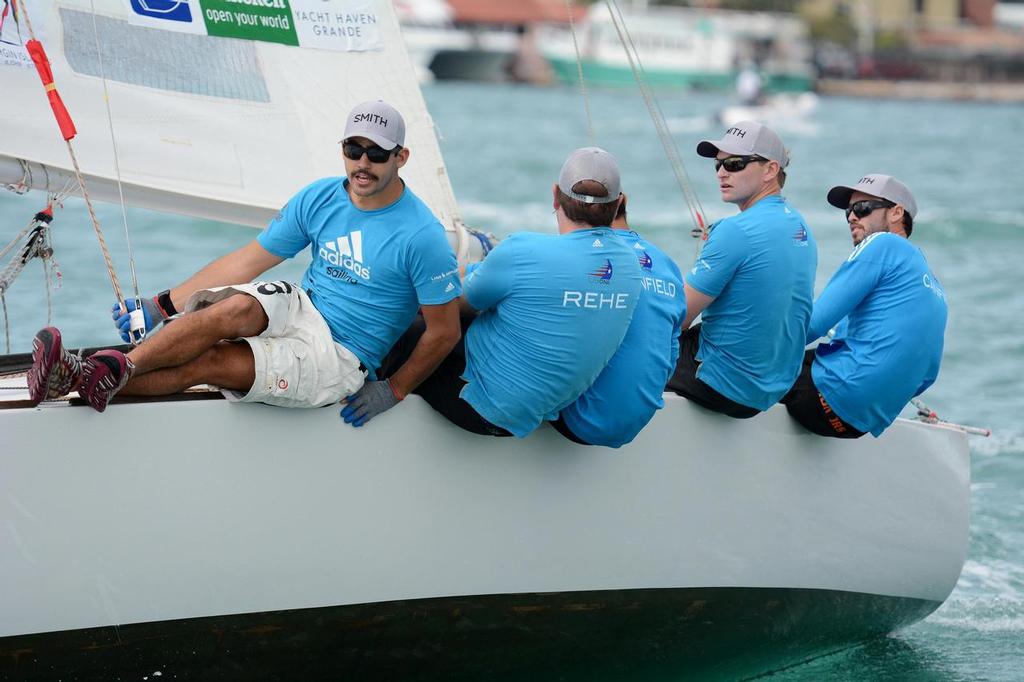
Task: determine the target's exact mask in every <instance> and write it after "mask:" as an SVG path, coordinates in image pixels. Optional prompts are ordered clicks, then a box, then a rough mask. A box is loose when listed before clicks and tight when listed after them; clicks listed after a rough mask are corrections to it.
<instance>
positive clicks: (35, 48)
mask: <svg viewBox="0 0 1024 682" xmlns="http://www.w3.org/2000/svg"><path fill="white" fill-rule="evenodd" d="M17 2H18V5H19V6H20V8H21V16H22V17H23V18H24V20H25V26H26V27H27V28H28V33H29V36H30V38H31V39H30V40H28V41H27V42H26V43H25V48H26V50H27V51H28V53H29V56H30V57H31V58H32V63H33V64H34V65H35V67H36V71H37V72H38V73H39V78H40V80H41V81H42V82H43V88H44V89H45V90H46V97H47V99H48V100H49V101H50V108H51V109H52V110H53V115H54V118H56V120H57V126H58V127H59V128H60V134H61V136H62V137H63V138H64V142H65V143H66V144H67V147H68V155H69V156H70V157H71V164H72V166H73V167H74V170H75V177H76V179H77V180H78V186H79V187H80V188H81V190H82V198H83V199H84V200H85V205H86V208H87V209H88V211H89V218H90V219H91V220H92V226H93V230H94V231H95V232H96V239H97V240H98V241H99V245H100V251H102V252H103V261H104V263H105V264H106V266H107V274H108V275H109V277H110V284H111V286H112V287H113V290H114V297H115V298H116V299H117V301H118V303H119V304H120V305H121V309H122V310H127V308H128V306H127V305H125V300H124V295H123V294H122V292H121V283H120V282H119V281H118V278H117V273H116V272H115V270H114V263H113V260H112V259H111V257H110V250H109V249H108V248H107V242H106V239H105V238H104V236H103V230H102V229H101V228H100V223H99V218H97V217H96V211H95V209H94V208H93V205H92V201H91V200H90V198H89V192H88V190H87V189H86V186H85V179H84V178H83V177H82V169H81V167H80V166H79V165H78V158H77V157H76V156H75V149H74V146H73V145H72V144H71V140H72V139H73V138H74V137H75V135H77V134H78V131H77V130H76V129H75V123H74V121H72V120H71V115H70V114H69V113H68V110H67V107H66V106H65V105H64V101H63V100H62V99H61V97H60V93H59V92H58V91H57V85H56V84H55V83H54V82H53V71H52V70H51V69H50V60H49V59H48V58H47V56H46V51H45V50H44V49H43V45H42V43H40V42H39V41H38V40H37V39H36V34H35V31H34V30H33V28H32V22H31V20H30V19H29V16H28V10H27V9H26V7H25V0H17ZM98 49H99V44H98V39H97V50H98ZM103 86H104V91H106V79H104V81H103ZM107 117H108V120H109V118H110V109H109V99H108V102H107ZM115 151H116V150H115ZM120 184H121V180H120V170H118V187H119V188H120ZM123 206H124V201H123V197H122V210H123ZM125 228H126V231H127V223H126V224H125ZM132 273H133V279H134V264H133V267H132ZM135 290H136V291H135V293H136V296H135V297H136V310H135V311H133V312H132V314H131V331H132V334H131V337H132V340H133V342H137V341H141V339H142V338H143V337H144V336H145V329H146V325H145V319H144V317H143V313H142V310H141V309H142V306H141V303H140V302H139V301H138V298H139V297H138V283H137V282H136V286H135Z"/></svg>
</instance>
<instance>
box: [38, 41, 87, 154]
mask: <svg viewBox="0 0 1024 682" xmlns="http://www.w3.org/2000/svg"><path fill="white" fill-rule="evenodd" d="M25 48H26V49H27V50H28V53H29V56H31V57H32V63H33V64H35V65H36V71H38V72H39V78H40V79H41V80H42V81H43V87H44V88H45V89H46V97H47V99H49V100H50V108H51V109H53V115H54V117H56V119H57V125H58V126H60V134H61V135H63V136H64V139H65V140H70V139H71V138H73V137H74V136H75V135H77V134H78V131H77V130H75V123H74V121H72V120H71V114H69V113H68V109H67V107H65V106H64V101H63V100H62V99H61V98H60V93H59V92H57V86H56V85H55V84H54V82H53V71H51V70H50V60H49V59H47V57H46V51H45V50H44V49H43V44H42V43H40V42H39V41H38V40H29V41H28V42H27V43H25Z"/></svg>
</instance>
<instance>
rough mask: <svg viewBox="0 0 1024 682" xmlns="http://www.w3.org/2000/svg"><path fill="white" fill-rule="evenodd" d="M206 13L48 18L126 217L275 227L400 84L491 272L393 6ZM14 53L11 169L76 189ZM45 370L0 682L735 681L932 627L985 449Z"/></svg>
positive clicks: (21, 489)
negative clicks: (351, 407) (344, 130)
mask: <svg viewBox="0 0 1024 682" xmlns="http://www.w3.org/2000/svg"><path fill="white" fill-rule="evenodd" d="M161 2H162V3H163V4H162V5H161V4H160V3H161ZM202 2H203V0H187V1H186V0H159V1H158V0H146V2H145V3H140V2H131V3H129V2H122V1H120V0H55V1H54V2H46V1H45V0H37V1H35V2H32V3H31V6H30V10H29V11H30V12H31V13H32V20H33V24H34V25H35V26H36V30H37V31H38V32H40V34H41V36H43V37H44V40H45V41H46V45H47V48H48V50H49V58H50V62H51V65H52V69H53V72H54V75H55V80H56V83H57V84H58V87H59V91H60V93H61V95H62V96H63V98H64V101H65V102H66V104H67V105H68V108H69V109H70V110H71V112H72V115H73V117H74V119H75V122H76V123H77V125H78V127H79V135H78V137H77V138H76V139H75V141H74V144H75V146H76V148H77V154H78V158H79V159H80V161H81V163H82V167H83V172H84V174H85V177H86V179H87V182H88V184H89V187H90V191H91V194H92V195H93V196H94V198H105V199H107V200H116V198H117V197H118V196H119V192H118V184H117V173H116V171H115V164H114V158H113V154H112V150H111V144H110V142H111V141H110V137H109V135H110V132H109V131H110V128H111V127H112V128H113V130H114V131H115V132H116V135H117V139H118V149H119V150H120V176H121V179H122V181H123V188H124V197H125V199H126V200H127V201H128V202H129V203H131V204H134V205H138V206H144V207H147V208H150V209H154V210H162V211H168V212H177V213H185V214H188V215H193V216H202V217H208V218H214V219H218V220H226V221H232V222H236V223H240V224H249V225H257V226H261V225H263V224H265V223H266V222H267V221H268V220H269V219H270V218H271V217H272V216H273V215H274V214H275V212H276V211H277V210H278V209H279V207H280V206H281V205H282V204H283V203H284V201H286V200H287V198H288V197H289V196H290V195H291V193H292V192H293V191H294V190H295V189H296V188H298V187H301V186H302V185H303V184H305V183H306V182H308V181H310V180H312V179H314V178H317V177H322V176H328V175H337V174H338V172H339V168H340V166H339V161H338V158H337V151H336V147H335V145H334V144H333V142H334V141H336V140H337V138H338V126H339V124H338V120H339V119H338V117H339V112H344V111H347V110H348V109H349V108H350V107H351V106H352V105H353V104H354V103H356V102H359V101H362V100H366V99H371V98H382V99H385V100H387V101H388V102H390V103H392V104H393V105H394V106H395V107H396V108H397V109H399V110H400V111H401V112H402V113H403V115H404V117H405V120H406V123H407V140H408V143H409V146H410V147H411V148H413V149H415V154H413V155H412V156H411V158H410V162H409V164H408V165H407V166H406V167H405V168H404V169H403V178H405V180H406V181H407V182H408V183H409V186H410V187H412V188H413V189H414V191H415V192H416V193H417V194H418V195H419V196H420V197H422V198H423V199H424V201H425V202H426V203H427V204H428V205H430V206H431V208H432V209H433V210H434V211H435V213H436V214H437V215H438V216H439V218H440V219H441V221H442V222H443V223H444V224H445V226H446V227H447V228H448V229H449V230H451V232H452V234H453V235H457V238H455V241H456V244H457V245H458V247H459V252H460V260H462V261H465V260H467V259H469V258H470V257H471V256H470V251H469V246H468V245H467V244H466V237H465V231H464V230H462V229H461V227H460V226H461V223H460V221H459V214H458V208H457V206H456V203H455V199H454V194H453V192H452V190H451V187H450V185H449V182H448V177H447V172H446V169H445V164H444V160H443V159H442V157H441V153H440V149H439V147H438V143H437V139H436V136H435V134H434V130H433V125H432V121H431V118H430V115H429V113H428V112H427V109H426V105H425V103H424V100H423V97H422V95H421V93H420V90H419V87H418V85H417V82H416V79H415V76H414V69H413V66H412V63H411V61H410V59H409V55H408V52H407V49H406V47H405V44H404V43H403V41H402V38H401V34H400V31H399V26H398V22H397V19H396V16H395V13H394V11H393V10H392V8H391V5H390V4H388V3H386V2H373V0H316V1H315V2H313V0H308V1H307V0H292V2H291V7H290V9H287V10H283V11H287V12H291V14H289V15H288V22H284V21H283V20H282V21H279V22H277V23H278V26H281V25H283V24H285V23H287V24H288V25H289V26H294V27H295V29H296V31H295V33H294V34H293V33H290V32H271V33H259V34H257V35H255V36H251V37H252V38H253V39H239V38H237V37H227V36H223V35H217V34H216V33H215V32H213V31H211V30H209V28H208V27H204V26H203V25H201V24H200V23H198V22H196V21H195V17H197V16H199V14H198V11H197V12H196V13H195V14H191V10H193V9H195V10H198V9H199V8H201V7H202ZM143 5H144V6H145V8H148V9H145V8H144V9H143V10H141V11H152V8H153V7H157V8H159V9H162V10H165V11H164V12H162V13H161V12H156V13H155V14H157V15H158V16H153V15H152V14H150V15H145V16H143V15H142V14H140V9H139V8H142V7H143ZM240 6H241V5H240ZM300 7H306V8H307V9H308V8H310V7H313V8H321V9H323V8H325V7H327V8H329V9H330V10H331V12H330V13H329V14H328V15H323V16H321V15H318V14H316V13H315V12H313V10H312V9H308V12H309V14H307V15H305V17H303V16H302V15H301V14H300V11H301V10H300V9H297V8H300ZM94 8H95V9H94ZM183 8H184V9H183ZM185 9H188V10H189V12H186V11H185ZM170 10H173V13H172V14H174V16H175V17H177V19H170V18H168V17H167V16H165V15H167V14H168V12H170ZM250 11H254V10H250ZM318 11H319V10H318ZM279 16H284V14H283V13H282V14H280V15H279ZM140 17H141V18H140ZM185 17H188V21H185V19H184V18H185ZM325 17H326V18H325ZM338 17H341V18H344V23H345V24H347V25H349V26H351V27H353V30H352V31H351V32H349V33H356V34H358V35H357V36H356V37H357V38H358V40H344V41H335V37H336V36H337V34H339V33H345V32H346V31H341V30H333V29H338V28H339V27H337V26H332V24H331V22H333V21H335V20H337V21H341V19H337V18H338ZM170 21H177V23H178V24H182V25H170V24H168V23H167V22H170ZM311 22H313V23H311ZM315 22H320V23H315ZM355 26H361V27H363V28H362V29H360V30H358V31H356V30H355V29H354V27H355ZM314 27H318V28H314ZM22 28H24V26H22ZM222 29H223V27H222ZM94 31H95V34H94ZM5 35H9V34H6V33H5ZM268 37H271V38H274V39H275V40H268ZM349 37H350V38H351V37H353V36H351V35H350V36H349ZM23 39H24V36H23V35H22V36H21V37H20V38H19V39H18V43H19V44H15V45H14V46H13V47H11V46H7V45H5V46H4V47H5V52H10V53H12V54H14V55H15V58H14V59H5V61H3V62H0V91H2V92H3V93H4V96H5V107H4V108H3V109H2V110H0V129H3V130H4V135H3V136H0V183H2V184H4V185H10V186H13V187H20V188H25V187H34V188H35V189H36V190H46V189H52V188H54V187H61V186H63V185H64V184H65V181H66V179H67V178H68V177H69V175H70V171H69V165H68V161H67V149H66V146H65V144H64V142H63V140H62V139H61V137H60V135H59V134H58V132H57V130H56V126H55V125H54V123H53V120H52V116H51V113H50V111H49V108H48V104H47V98H46V96H45V94H44V91H43V87H42V86H41V84H40V82H39V79H38V77H37V75H36V72H35V70H34V68H33V67H32V65H31V63H30V61H27V60H26V56H25V54H24V51H23V48H22V46H21V45H20V41H21V40H23ZM296 43H297V44H296ZM8 48H10V49H9V50H8ZM310 48H312V49H310ZM97 50H100V52H97ZM101 56H102V59H99V57H101ZM115 57H116V58H115ZM101 64H102V65H103V69H102V74H103V78H102V79H101V78H100V72H101V70H100V65H101ZM197 73H201V74H203V75H204V77H203V78H197V77H196V74H197ZM104 80H105V81H106V85H107V86H108V87H109V89H110V93H111V97H110V101H111V103H112V107H111V110H110V116H111V119H109V120H108V117H107V110H106V107H105V99H104V90H103V85H104V83H103V81H104ZM254 139H259V141H260V144H252V141H253V140H254ZM41 198H42V197H41ZM29 218H31V216H11V215H5V216H4V220H3V224H24V222H25V221H26V220H28V219H29ZM59 221H60V214H59V213H58V216H57V218H56V220H55V225H57V226H58V227H57V228H56V229H65V228H63V227H60V222H59ZM137 257H138V258H145V257H146V256H145V254H144V253H140V254H137ZM97 276H102V275H101V274H100V273H97ZM39 295H40V296H41V295H42V294H39ZM27 360H28V358H27V355H23V356H6V357H2V358H0V364H2V365H3V372H2V374H3V376H2V378H0V679H17V680H54V679H75V680H103V681H107V680H111V679H118V678H120V679H146V678H147V677H148V678H149V679H155V676H156V673H157V672H158V673H160V675H161V676H162V678H163V679H173V678H174V677H177V678H178V679H213V678H238V677H245V678H246V679H252V680H272V679H334V678H338V677H346V678H347V677H351V678H353V679H444V680H452V679H466V680H479V679H489V680H494V679H508V680H514V679H524V678H527V677H537V678H543V677H557V678H560V679H580V680H583V679H587V680H589V679H593V678H595V677H597V676H599V675H604V676H608V675H620V676H622V677H628V678H632V679H636V678H639V677H642V676H644V675H649V676H650V677H656V678H659V679H664V678H666V677H681V676H685V677H687V678H688V679H702V678H704V679H721V678H736V677H742V676H749V675H755V674H759V673H763V672H765V671H768V670H774V669H778V668H779V667H782V666H785V665H789V664H792V663H794V662H797V661H802V660H806V659H807V658H810V657H813V656H816V655H820V654H823V653H827V652H830V651H835V650H837V649H839V648H842V647H846V646H849V645H851V644H854V643H857V642H861V641H864V640H865V639H867V638H870V637H874V636H878V635H880V634H883V633H886V632H889V631H891V630H893V629H896V628H899V627H902V626H904V625H907V624H909V623H913V622H915V621H917V620H920V619H921V618H924V617H925V616H927V615H928V614H929V613H931V612H932V611H934V610H935V609H936V608H938V606H939V605H940V604H942V602H943V601H944V600H945V599H946V598H947V597H948V596H949V594H950V592H951V591H952V589H953V587H954V585H955V584H956V581H957V577H958V575H959V573H960V570H961V567H962V565H963V561H964V557H965V554H966V550H967V540H968V521H969V490H970V488H969V483H970V481H969V473H970V456H969V450H968V447H967V441H966V435H965V434H964V432H963V431H960V430H957V429H953V428H949V427H946V426H942V425H938V424H924V423H919V422H913V421H907V420H899V421H897V423H896V424H894V425H893V427H892V428H890V429H889V430H888V431H886V433H885V434H884V435H883V436H882V437H881V438H879V439H874V438H869V437H865V438H862V439H860V440H856V441H839V440H830V439H823V438H819V437H816V436H813V435H811V434H809V433H806V432H804V431H803V430H801V429H800V427H798V426H797V425H796V424H795V423H794V422H793V421H792V420H790V419H789V417H788V415H787V414H786V413H785V410H784V409H782V408H779V407H776V408H774V409H772V410H770V411H768V412H767V413H765V414H762V415H759V416H758V417H756V418H754V419H750V420H745V421H735V420H731V419H729V418H726V417H723V416H721V415H716V414H712V413H709V412H707V411H705V410H702V409H701V408H699V407H696V406H694V405H693V404H691V403H689V402H688V401H686V400H683V399H681V398H678V397H676V396H672V395H670V396H666V406H665V408H664V409H663V410H661V411H660V412H659V413H658V414H657V415H656V417H655V419H654V420H653V422H652V423H651V424H650V425H649V426H648V428H646V429H645V430H644V431H643V433H641V434H640V436H639V437H638V438H637V440H636V441H635V442H633V443H631V444H630V445H628V446H626V447H623V448H621V449H619V450H609V449H605V448H596V447H590V448H588V447H581V446H578V445H575V444H573V443H570V442H568V441H566V440H565V439H563V438H562V437H561V436H559V435H558V434H556V433H555V432H554V431H552V430H550V429H547V428H544V429H541V430H540V431H539V432H537V433H535V434H533V435H531V436H530V437H528V438H526V439H523V440H518V439H512V438H509V439H492V438H487V437H482V436H476V435H473V434H469V433H466V432H463V431H461V430H459V429H458V428H456V427H454V426H453V425H451V424H449V423H448V422H447V421H445V420H444V419H443V418H442V417H440V416H439V415H438V414H436V413H435V412H433V411H432V410H431V409H430V408H429V407H428V406H427V405H426V404H425V403H424V402H423V401H422V400H420V399H419V398H417V397H415V396H412V397H410V398H409V399H407V400H406V401H405V402H404V403H403V404H402V405H401V406H400V407H399V408H397V409H394V410H391V411H389V412H388V413H387V414H384V415H381V416H380V417H378V418H377V419H375V420H374V421H373V422H372V423H371V424H370V425H369V426H367V427H365V428H362V429H352V428H350V427H348V426H346V425H344V424H342V423H341V422H340V420H339V419H338V416H337V411H336V410H333V409H320V410H312V409H311V410H288V409H282V408H275V407H269V406H266V405H254V404H233V403H228V402H227V401H225V400H223V399H221V397H220V394H219V393H217V392H215V391H209V390H198V391H191V392H186V393H183V394H179V395H175V396H169V397H167V398H160V399H155V400H138V399H136V400H132V399H128V398H122V399H115V401H114V402H113V403H112V404H111V406H110V407H109V408H108V409H107V411H106V413H105V414H102V415H101V414H97V413H96V412H94V411H93V410H92V409H91V408H89V407H87V406H85V405H84V404H83V403H82V402H81V401H80V400H78V399H77V397H76V396H74V395H72V396H70V397H69V399H67V400H61V401H55V402H48V403H43V404H41V405H39V406H33V405H31V404H29V402H28V400H27V389H26V388H25V377H24V368H25V366H26V363H27Z"/></svg>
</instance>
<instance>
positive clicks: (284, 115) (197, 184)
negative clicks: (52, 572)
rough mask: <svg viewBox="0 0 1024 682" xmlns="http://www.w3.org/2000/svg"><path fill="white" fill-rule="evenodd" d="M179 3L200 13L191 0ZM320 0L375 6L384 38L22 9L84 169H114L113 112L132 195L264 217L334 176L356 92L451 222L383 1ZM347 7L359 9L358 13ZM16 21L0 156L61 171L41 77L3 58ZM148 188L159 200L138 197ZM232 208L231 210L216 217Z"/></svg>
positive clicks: (214, 213) (194, 211) (64, 160)
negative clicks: (280, 36)
mask: <svg viewBox="0 0 1024 682" xmlns="http://www.w3.org/2000/svg"><path fill="white" fill-rule="evenodd" d="M93 3H94V4H95V7H96V14H95V23H94V21H93V20H94V16H93V13H92V11H91V9H90V8H91V6H92V5H93ZM188 3H191V6H192V8H193V9H195V10H196V12H194V14H196V15H198V10H199V9H200V4H199V0H188V2H187V3H186V4H188ZM165 4H166V3H165ZM170 4H174V3H170ZM317 4H318V6H320V5H323V8H324V9H325V10H331V11H337V12H339V13H344V10H345V8H346V7H349V6H352V7H355V8H357V9H358V8H366V7H372V8H373V12H374V13H375V14H374V15H373V34H374V41H375V42H374V44H375V45H376V44H379V45H380V49H379V50H377V49H358V50H357V51H348V52H345V51H336V50H333V49H332V50H326V49H315V48H307V47H297V46H294V45H284V44H279V43H273V42H259V41H251V40H242V39H237V38H228V37H221V36H210V35H204V34H197V33H188V32H181V31H180V30H163V29H161V28H154V27H153V26H154V23H155V22H154V21H150V22H149V23H148V24H147V25H145V26H143V25H135V24H134V23H133V21H134V20H133V14H132V12H133V9H132V4H131V3H130V2H129V0H121V1H118V0H58V1H57V2H53V3H51V2H45V1H43V2H33V3H32V4H31V6H30V9H29V11H30V12H31V18H32V23H33V25H34V27H35V28H36V30H37V33H39V32H42V33H43V34H44V35H42V36H40V37H41V39H42V40H44V46H45V47H46V48H47V52H48V55H49V58H50V61H51V63H52V66H53V71H54V79H55V82H56V84H57V87H58V89H59V91H60V92H61V95H62V96H63V99H64V102H65V103H66V104H67V107H68V109H69V111H70V112H71V115H72V117H73V118H74V121H75V124H76V126H77V128H78V131H79V134H78V137H77V138H76V139H75V140H74V144H75V146H76V153H77V155H78V159H79V162H80V163H81V166H82V170H83V172H84V173H85V174H86V175H87V176H88V177H90V178H91V179H92V181H93V182H98V183H101V184H106V185H109V184H111V183H113V182H114V181H115V178H116V171H115V157H114V145H113V144H112V142H111V136H110V127H111V123H112V127H113V130H114V135H115V138H116V144H117V147H116V148H117V160H118V161H119V163H120V170H121V179H122V182H123V183H124V184H125V190H126V191H125V195H126V198H127V200H128V201H129V203H133V204H135V205H141V206H146V207H150V208H165V207H166V206H167V205H172V206H174V207H175V208H176V210H177V211H178V212H181V213H185V214H189V215H196V216H202V217H216V218H217V219H221V220H224V219H229V220H232V221H235V222H240V223H245V224H259V225H262V224H264V223H265V222H266V221H267V220H269V219H270V218H272V217H273V216H274V215H275V214H276V211H277V210H278V209H279V208H280V206H282V205H283V204H284V203H285V202H286V201H287V200H288V198H289V197H290V196H291V195H292V194H294V193H295V192H296V191H297V190H299V189H300V188H301V187H303V186H304V185H306V184H307V183H309V182H312V181H313V180H315V179H317V178H320V177H325V176H340V175H343V174H344V164H343V161H342V158H341V154H340V148H339V145H338V142H339V140H340V138H341V135H342V132H343V129H344V117H345V115H346V114H347V113H348V111H349V110H350V109H351V107H352V106H354V105H355V104H357V103H359V102H361V101H364V100H369V99H383V100H385V101H387V102H389V103H390V104H392V105H393V106H394V107H395V108H397V109H398V110H399V111H400V112H401V113H402V115H403V117H404V118H405V121H406V146H407V147H409V149H410V152H411V155H410V160H409V163H408V164H407V165H406V167H405V168H404V169H403V170H402V177H403V178H405V180H406V182H407V183H408V184H409V186H410V187H411V188H412V189H413V191H415V192H416V193H417V194H418V195H419V196H420V197H421V198H422V199H423V200H424V201H425V202H426V203H427V204H428V205H429V206H430V207H431V208H432V209H433V210H434V212H435V213H436V214H437V215H438V217H439V218H441V220H442V222H443V223H444V224H445V225H446V226H448V227H449V228H450V227H451V226H452V225H453V223H454V221H455V220H457V213H456V206H455V200H454V196H453V194H452V191H451V187H450V184H449V182H448V177H447V171H446V169H445V166H444V162H443V159H442V157H441V152H440V148H439V146H438V142H437V137H436V135H435V131H434V126H433V121H432V119H431V118H430V115H429V113H428V112H427V109H426V104H425V102H424V100H423V96H422V93H421V92H420V90H419V84H418V82H417V81H416V78H415V75H414V72H413V68H412V65H411V63H410V61H409V57H408V54H407V53H406V50H405V45H404V43H403V42H402V38H401V33H400V29H399V26H398V22H397V19H396V18H395V15H394V11H393V9H392V7H391V5H390V3H389V2H387V1H386V0H323V1H319V2H318V3H317ZM150 5H152V3H150ZM292 5H293V7H294V5H295V3H294V2H293V3H292ZM339 16H340V15H339ZM346 16H351V17H364V18H363V21H366V19H365V16H366V13H365V12H362V13H361V14H360V13H352V14H350V15H346ZM156 23H158V22H156ZM94 27H95V28H94ZM16 28H17V29H18V30H17V31H12V30H11V28H10V27H9V26H8V27H5V29H4V32H3V39H4V41H5V43H6V44H5V48H9V49H6V50H5V51H4V52H3V53H2V54H0V90H2V91H3V92H5V93H11V97H10V100H9V101H10V102H11V103H12V105H11V106H7V107H4V108H3V109H2V110H0V129H2V130H3V131H4V134H3V135H0V158H2V157H6V158H7V159H8V160H10V159H22V160H26V161H29V162H33V163H37V164H44V165H46V166H49V167H51V168H53V169H54V170H55V172H59V171H61V170H65V171H66V170H67V169H69V168H70V162H69V160H68V154H67V150H66V147H65V145H64V142H63V140H62V139H61V137H60V135H59V133H58V131H57V127H56V124H55V123H54V120H53V116H52V114H51V113H50V111H49V108H48V105H47V101H46V97H45V95H44V92H43V88H42V86H41V84H40V82H39V79H38V76H37V75H36V73H35V71H34V70H33V69H32V68H31V67H30V65H26V64H24V63H20V64H19V63H18V61H19V60H18V59H15V58H11V57H10V51H11V48H12V46H11V44H10V43H11V42H12V36H14V37H15V39H16V40H20V41H24V40H27V39H28V33H27V30H26V28H25V26H24V25H23V24H22V25H19V26H17V27H16ZM19 34H20V35H19ZM97 38H98V40H99V43H100V45H101V48H100V51H99V53H97V50H96V42H97ZM16 47H17V46H14V48H16ZM357 47H358V46H357ZM100 74H102V75H103V77H104V78H100ZM104 79H105V81H106V87H107V89H108V91H109V98H110V107H111V119H112V120H111V121H110V122H108V119H107V111H106V107H105V104H104V95H103V86H104ZM5 99H7V98H6V97H5ZM36 176H37V179H38V177H39V174H36ZM37 186H38V183H37ZM101 193H103V192H101ZM156 196H159V197H161V199H160V201H159V202H158V205H155V204H153V203H152V202H151V201H150V200H149V199H147V197H149V198H151V197H156ZM230 206H238V207H242V208H240V210H238V211H237V214H233V212H232V211H231V210H230V209H229V210H228V211H227V215H225V207H230ZM254 216H257V217H256V218H254Z"/></svg>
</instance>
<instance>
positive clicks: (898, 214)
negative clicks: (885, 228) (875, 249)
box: [889, 204, 904, 230]
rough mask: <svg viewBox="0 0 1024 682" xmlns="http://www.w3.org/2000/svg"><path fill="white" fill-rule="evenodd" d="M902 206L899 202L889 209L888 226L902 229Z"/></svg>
mask: <svg viewBox="0 0 1024 682" xmlns="http://www.w3.org/2000/svg"><path fill="white" fill-rule="evenodd" d="M903 211H904V209H903V207H902V206H900V205H899V204H897V205H895V206H893V207H892V208H890V209H889V226H890V227H899V228H900V229H901V230H902V229H903Z"/></svg>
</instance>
